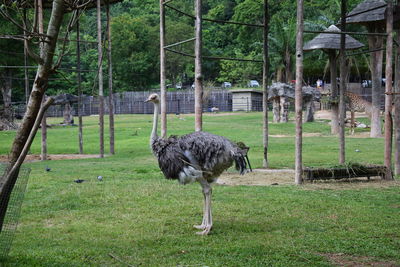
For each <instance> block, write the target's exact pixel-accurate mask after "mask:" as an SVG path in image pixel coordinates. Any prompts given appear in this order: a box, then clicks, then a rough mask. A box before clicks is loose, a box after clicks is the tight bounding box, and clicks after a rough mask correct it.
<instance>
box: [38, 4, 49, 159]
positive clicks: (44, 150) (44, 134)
mask: <svg viewBox="0 0 400 267" xmlns="http://www.w3.org/2000/svg"><path fill="white" fill-rule="evenodd" d="M36 3H37V17H38V18H37V19H38V26H39V27H38V31H39V33H40V34H43V33H44V26H43V2H42V0H37V2H36ZM39 47H40V57H41V58H43V56H44V51H43V47H44V44H43V42H40V44H39ZM44 100H45V99H44V97H43V99H42V105H43V103H44ZM41 137H42V143H41V152H40V160H47V120H46V112H44V113H43V118H42V122H41Z"/></svg>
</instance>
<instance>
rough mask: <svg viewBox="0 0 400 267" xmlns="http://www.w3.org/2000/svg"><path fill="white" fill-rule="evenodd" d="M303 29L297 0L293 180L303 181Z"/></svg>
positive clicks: (299, 0) (299, 5) (301, 0)
mask: <svg viewBox="0 0 400 267" xmlns="http://www.w3.org/2000/svg"><path fill="white" fill-rule="evenodd" d="M303 31H304V2H303V0H297V34H296V86H295V112H296V140H295V143H296V144H295V182H296V184H297V185H299V184H301V183H302V182H303V177H302V176H303V175H302V172H303V159H302V153H303V152H302V149H303V124H302V123H303V120H302V117H303V113H302V107H303V99H302V87H303Z"/></svg>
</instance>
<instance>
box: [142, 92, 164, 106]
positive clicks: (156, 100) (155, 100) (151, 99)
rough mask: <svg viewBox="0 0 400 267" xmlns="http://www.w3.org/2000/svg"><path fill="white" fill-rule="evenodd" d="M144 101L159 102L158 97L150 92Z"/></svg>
mask: <svg viewBox="0 0 400 267" xmlns="http://www.w3.org/2000/svg"><path fill="white" fill-rule="evenodd" d="M144 102H153V103H154V104H158V103H160V97H159V96H158V95H157V94H151V95H149V98H147V100H146V101H144Z"/></svg>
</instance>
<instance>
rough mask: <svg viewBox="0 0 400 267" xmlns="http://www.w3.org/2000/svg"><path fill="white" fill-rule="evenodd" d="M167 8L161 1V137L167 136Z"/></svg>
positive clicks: (162, 0)
mask: <svg viewBox="0 0 400 267" xmlns="http://www.w3.org/2000/svg"><path fill="white" fill-rule="evenodd" d="M164 47H165V6H164V0H160V91H161V137H162V138H165V137H166V136H167V93H166V87H165V80H166V62H165V60H166V58H165V48H164Z"/></svg>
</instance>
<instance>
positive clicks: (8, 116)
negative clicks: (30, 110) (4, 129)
mask: <svg viewBox="0 0 400 267" xmlns="http://www.w3.org/2000/svg"><path fill="white" fill-rule="evenodd" d="M2 76H3V77H1V78H2V80H3V83H2V84H3V86H1V87H0V90H1V94H2V96H3V103H4V112H3V118H4V119H5V120H7V121H8V122H12V121H13V113H12V108H11V92H12V71H11V69H4V71H3V73H2Z"/></svg>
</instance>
